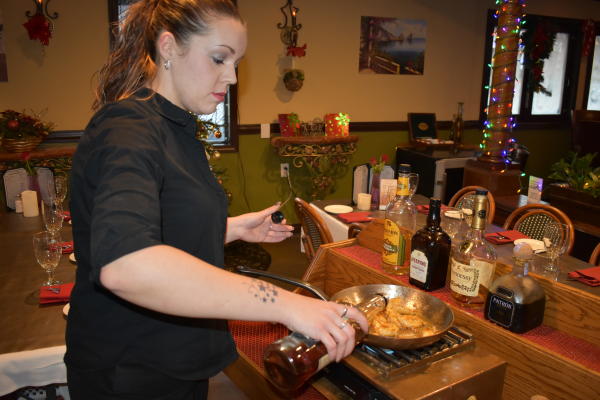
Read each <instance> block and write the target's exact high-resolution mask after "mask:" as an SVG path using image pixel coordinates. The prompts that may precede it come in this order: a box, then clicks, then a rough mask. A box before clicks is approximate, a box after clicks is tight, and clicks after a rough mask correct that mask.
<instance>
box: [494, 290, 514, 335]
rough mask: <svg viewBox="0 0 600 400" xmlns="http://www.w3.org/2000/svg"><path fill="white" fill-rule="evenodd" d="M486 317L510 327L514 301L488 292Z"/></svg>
mask: <svg viewBox="0 0 600 400" xmlns="http://www.w3.org/2000/svg"><path fill="white" fill-rule="evenodd" d="M488 301H489V302H490V305H489V310H488V315H487V317H488V319H489V320H490V321H493V322H495V323H497V324H498V325H500V326H503V327H505V328H510V327H511V325H512V322H513V317H514V315H515V303H513V302H512V301H509V300H506V299H504V298H502V297H500V296H497V295H495V294H491V293H490V299H489V300H488Z"/></svg>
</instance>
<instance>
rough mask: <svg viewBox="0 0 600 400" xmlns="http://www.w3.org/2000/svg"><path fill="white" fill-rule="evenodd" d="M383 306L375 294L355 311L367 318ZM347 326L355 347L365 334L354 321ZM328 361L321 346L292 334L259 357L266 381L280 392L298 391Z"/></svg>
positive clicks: (384, 300) (381, 309)
mask: <svg viewBox="0 0 600 400" xmlns="http://www.w3.org/2000/svg"><path fill="white" fill-rule="evenodd" d="M386 304H387V300H386V298H385V297H384V296H382V295H379V294H378V295H375V296H373V297H371V298H369V299H367V300H366V301H364V302H362V303H360V304H359V305H357V306H356V308H358V309H359V310H360V311H362V312H363V313H364V314H365V315H366V316H367V317H368V316H369V315H370V314H373V313H378V312H380V311H383V310H384V309H385V307H386ZM347 322H348V324H350V325H352V327H353V328H354V330H355V332H356V333H355V338H356V343H358V342H360V341H361V340H362V339H363V338H364V337H365V335H366V333H365V332H363V330H362V329H361V328H360V325H359V324H358V323H357V322H355V321H354V320H351V319H348V320H347ZM331 361H332V360H331V359H329V356H328V354H327V349H326V348H325V345H324V344H323V343H321V342H320V341H318V340H314V339H311V338H309V337H306V336H304V335H302V334H300V333H298V332H293V333H291V334H290V335H288V336H286V337H284V338H281V339H279V340H277V341H275V342H273V343H271V344H270V345H268V346H267V348H266V349H265V352H264V356H263V362H264V364H265V370H266V371H267V376H268V378H269V380H270V381H271V383H273V385H275V386H276V387H278V388H279V389H280V390H282V391H284V392H288V391H294V390H296V389H298V388H300V387H301V386H302V385H303V384H304V382H306V381H307V380H308V379H309V378H310V377H311V376H313V375H314V374H315V373H317V372H318V371H320V370H321V369H322V368H324V367H325V366H326V365H328V364H329V363H330V362H331Z"/></svg>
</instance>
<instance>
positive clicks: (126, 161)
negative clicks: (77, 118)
mask: <svg viewBox="0 0 600 400" xmlns="http://www.w3.org/2000/svg"><path fill="white" fill-rule="evenodd" d="M195 132H196V121H195V119H194V117H193V116H192V115H190V114H189V113H187V112H186V111H184V110H182V109H180V108H179V107H177V106H175V105H174V104H172V103H170V102H169V101H168V100H166V99H165V98H163V97H162V96H160V95H158V94H156V93H154V92H152V91H151V90H149V89H142V90H140V91H138V92H137V93H136V94H135V95H134V96H132V97H131V98H129V99H126V100H123V101H120V102H118V103H115V104H111V105H107V106H105V107H103V108H102V109H101V110H100V111H99V112H98V113H97V114H96V115H95V116H94V117H93V118H92V120H91V121H90V123H89V125H88V126H87V128H86V131H85V134H84V135H83V136H82V138H81V141H80V143H79V146H78V148H77V152H76V153H75V155H74V157H73V169H72V184H71V187H72V191H71V214H72V217H73V238H74V245H75V255H76V257H77V277H76V284H75V287H74V289H73V293H72V296H71V308H70V312H69V317H68V324H67V354H66V356H65V361H66V363H67V364H68V365H69V366H73V367H75V368H78V369H84V370H94V369H102V368H106V367H110V366H112V365H114V364H115V363H117V362H119V361H125V362H133V363H140V364H143V365H146V366H149V367H151V368H154V369H157V370H159V371H163V372H165V373H167V374H169V375H171V376H174V377H178V378H183V379H199V378H206V377H209V376H211V375H213V374H214V373H216V372H217V371H219V370H221V369H222V368H223V367H225V366H226V365H227V364H229V363H230V362H232V361H233V360H234V359H235V346H234V344H233V340H232V338H231V335H230V334H229V332H228V330H227V324H226V321H224V320H213V319H189V318H180V317H173V316H168V315H164V314H161V313H157V312H153V311H149V310H147V309H143V308H141V307H138V306H135V305H133V304H131V303H128V302H126V301H124V300H122V299H120V298H118V297H116V296H115V295H113V294H112V293H111V292H109V291H107V290H106V289H104V288H103V287H102V285H101V283H100V281H99V276H100V270H101V268H102V267H103V266H104V265H106V264H108V263H110V262H112V261H114V260H116V259H118V258H119V257H121V256H124V255H126V254H129V253H132V252H134V251H137V250H140V249H143V248H146V247H149V246H153V245H158V244H165V245H170V246H173V247H176V248H178V249H181V250H183V251H185V252H187V253H189V254H191V255H194V256H196V257H198V258H200V259H202V260H204V261H206V262H208V263H210V264H213V265H216V266H220V267H222V266H223V257H224V256H223V251H224V250H223V246H224V239H225V230H226V225H227V198H226V196H225V193H224V191H223V189H222V188H221V186H220V185H219V184H218V182H217V181H216V179H215V177H214V176H213V174H212V172H211V171H210V169H209V165H208V160H207V158H206V154H205V150H204V146H203V145H202V144H201V143H200V142H199V141H198V140H196V139H195ZM173 287H174V286H173V285H171V284H169V283H168V282H165V290H173ZM198 296H202V293H200V292H199V293H198Z"/></svg>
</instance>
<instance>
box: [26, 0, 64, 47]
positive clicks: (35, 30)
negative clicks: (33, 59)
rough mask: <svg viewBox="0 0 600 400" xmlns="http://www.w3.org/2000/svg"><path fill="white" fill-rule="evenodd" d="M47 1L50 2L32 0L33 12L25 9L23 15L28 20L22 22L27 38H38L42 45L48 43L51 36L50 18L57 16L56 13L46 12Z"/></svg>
mask: <svg viewBox="0 0 600 400" xmlns="http://www.w3.org/2000/svg"><path fill="white" fill-rule="evenodd" d="M48 3H50V0H33V4H35V13H33V14H32V13H31V12H30V11H27V12H26V13H25V16H26V17H27V18H28V20H27V22H25V23H24V24H23V26H24V27H25V29H27V33H29V39H31V40H39V41H40V43H42V44H43V45H44V46H48V44H50V38H51V37H52V21H51V20H52V19H56V18H58V13H56V12H54V13H52V14H50V13H49V12H48Z"/></svg>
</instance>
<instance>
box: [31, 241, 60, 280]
mask: <svg viewBox="0 0 600 400" xmlns="http://www.w3.org/2000/svg"><path fill="white" fill-rule="evenodd" d="M33 253H34V254H35V258H36V260H37V262H38V264H40V266H41V267H42V268H43V269H44V270H45V271H46V272H47V273H48V279H47V280H46V281H45V282H43V283H42V286H52V285H58V284H59V283H60V282H59V281H57V280H56V279H54V271H55V270H56V267H58V262H59V261H60V256H61V255H62V248H61V246H60V235H58V234H55V233H52V232H47V231H44V232H38V233H35V234H34V235H33Z"/></svg>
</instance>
